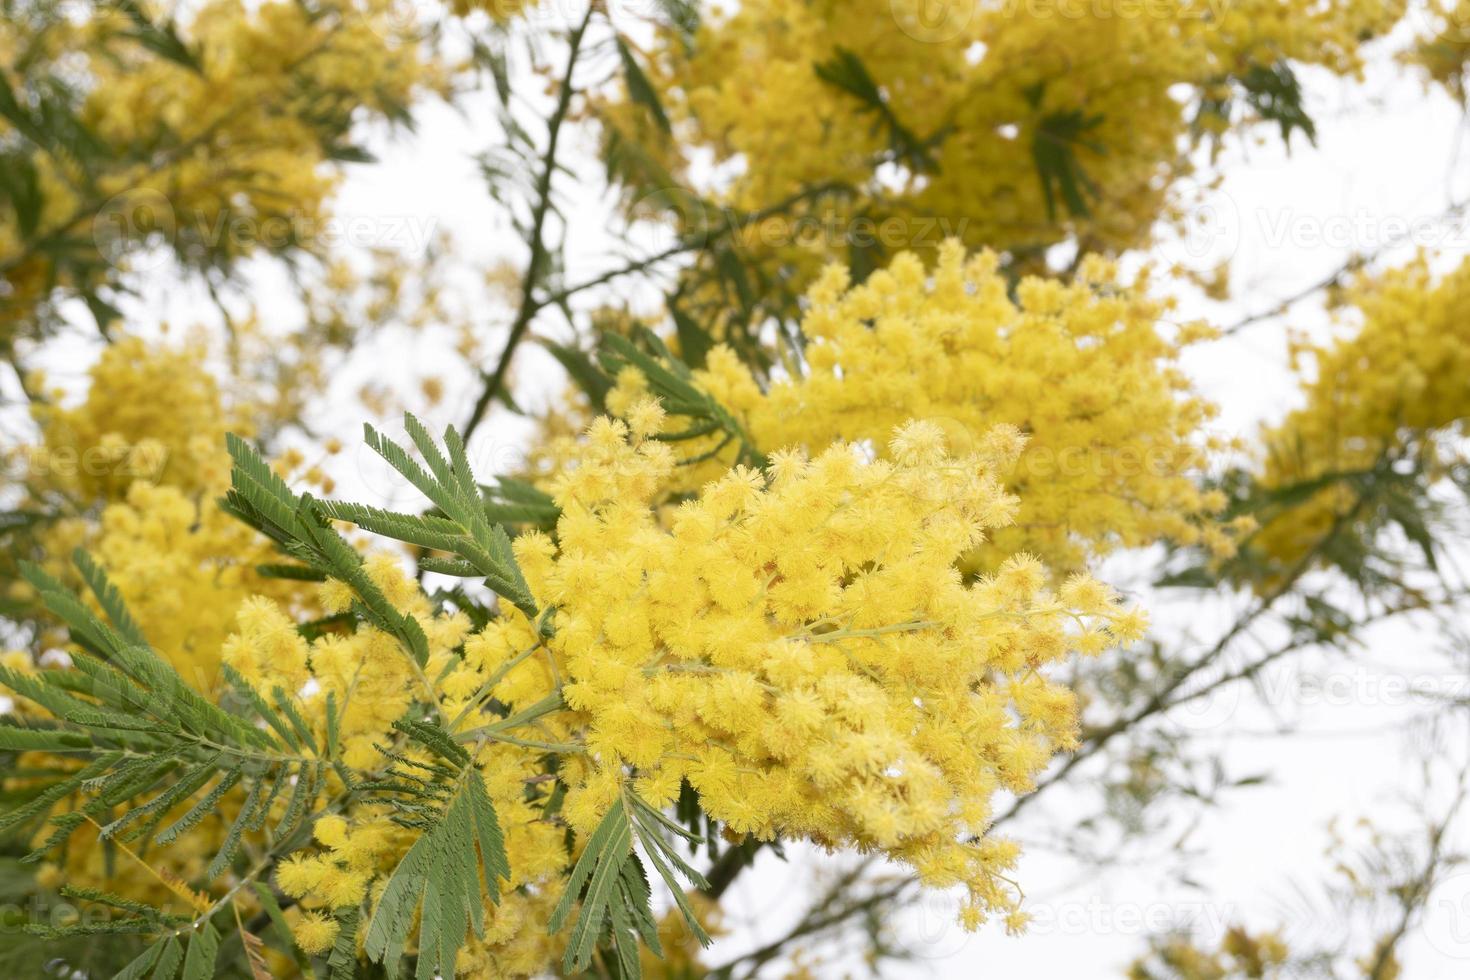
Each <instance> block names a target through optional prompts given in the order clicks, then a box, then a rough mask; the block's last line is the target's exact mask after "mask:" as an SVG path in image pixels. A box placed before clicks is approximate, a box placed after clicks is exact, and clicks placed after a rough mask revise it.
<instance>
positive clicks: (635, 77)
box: [617, 35, 672, 133]
mask: <svg viewBox="0 0 1470 980" xmlns="http://www.w3.org/2000/svg"><path fill="white" fill-rule="evenodd" d="M617 45H618V58H619V59H620V60H621V61H622V63H623V80H624V81H625V82H626V83H627V86H628V97H629V98H631V99H632V100H633V101H634V102H635V103H636V104H638V105H641V106H643V108H645V109H647V110H648V113H649V115H651V116H653V121H654V122H656V123H658V128H659V129H660V130H662V131H663V132H664V133H668V132H670V131H671V129H672V127H670V125H669V114H668V113H667V112H665V111H664V105H663V103H662V102H661V101H659V97H658V90H657V89H656V88H654V87H653V83H652V82H650V81H649V80H648V76H647V75H645V74H643V68H642V66H640V65H639V64H638V59H637V58H636V57H634V56H633V50H632V49H631V48H629V47H628V44H627V42H626V41H624V40H623V37H622V35H618V37H617Z"/></svg>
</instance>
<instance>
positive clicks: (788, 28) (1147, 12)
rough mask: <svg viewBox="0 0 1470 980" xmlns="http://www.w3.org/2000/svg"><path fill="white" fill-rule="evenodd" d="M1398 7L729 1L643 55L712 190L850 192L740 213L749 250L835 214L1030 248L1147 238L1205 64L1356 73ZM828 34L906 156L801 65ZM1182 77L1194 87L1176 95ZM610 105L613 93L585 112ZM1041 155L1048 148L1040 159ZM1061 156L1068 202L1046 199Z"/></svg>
mask: <svg viewBox="0 0 1470 980" xmlns="http://www.w3.org/2000/svg"><path fill="white" fill-rule="evenodd" d="M1402 12H1403V5H1402V3H1398V2H1390V3H1383V2H1380V0H1329V2H1325V3H1317V2H1314V0H1243V2H1232V3H1229V4H1224V5H1220V4H1211V3H1209V2H1208V0H1158V2H1150V3H1144V4H1134V3H1129V2H1127V0H1092V2H1075V0H1027V2H1017V3H1002V4H987V3H981V2H979V0H959V2H950V3H943V4H934V3H928V2H926V0H842V2H837V0H816V2H811V0H743V2H741V3H740V4H738V5H731V6H729V7H727V8H724V9H723V11H720V10H717V11H715V12H713V13H712V15H711V16H709V17H708V18H706V20H705V21H704V23H703V26H702V27H701V29H700V30H699V32H698V33H697V35H696V36H695V38H694V40H693V43H692V44H686V43H685V41H684V39H683V38H681V37H679V36H677V34H676V33H675V32H668V33H667V34H666V35H665V36H664V37H663V39H662V43H661V44H659V45H658V46H657V48H656V50H655V51H654V52H653V54H652V55H651V56H650V61H651V65H650V68H649V73H650V75H651V77H652V78H653V80H654V84H655V86H656V87H657V88H658V90H659V94H660V96H661V98H662V100H663V102H664V104H665V105H666V107H667V109H668V113H669V115H670V117H671V118H672V120H673V122H674V128H675V140H674V141H673V142H671V144H670V145H669V148H668V150H667V154H668V156H669V159H668V160H667V161H666V162H667V163H668V165H669V166H671V167H674V168H675V169H676V170H678V169H679V164H680V159H679V158H681V157H682V158H683V159H684V160H695V159H703V156H702V155H701V151H708V152H712V153H713V154H714V157H715V160H716V161H717V162H718V163H720V164H726V165H725V166H720V167H718V168H716V170H715V172H716V173H718V175H719V181H718V182H713V181H712V182H711V185H712V189H715V190H718V189H719V188H724V187H726V186H728V191H727V192H724V194H725V198H726V199H727V200H728V201H729V203H731V204H733V205H735V206H737V207H740V208H745V209H749V210H758V209H762V208H766V207H769V206H771V205H773V204H775V203H777V202H779V201H782V200H783V199H785V198H786V197H787V196H788V195H791V194H794V193H796V192H798V191H800V190H801V189H802V188H803V187H810V186H816V185H830V184H834V183H836V184H842V185H846V186H848V187H850V188H853V189H855V190H856V191H857V196H856V198H855V199H852V200H850V201H847V202H846V203H841V204H839V203H830V202H824V204H823V208H822V209H820V210H818V211H817V212H816V213H815V216H817V217H820V218H821V219H823V220H822V221H820V222H819V223H817V224H816V225H813V224H812V221H811V219H812V217H813V215H812V214H807V215H804V216H803V218H802V220H801V221H800V222H797V223H795V224H792V223H791V222H789V221H783V220H782V219H773V220H772V221H770V222H767V223H765V224H763V225H761V226H758V227H756V228H752V229H750V230H749V233H748V234H747V235H746V236H745V241H744V244H745V245H746V247H748V248H750V249H751V250H752V251H754V252H755V253H757V254H760V253H762V252H765V251H770V250H772V249H774V250H776V251H780V252H782V253H783V254H784V255H786V256H787V257H788V259H790V260H793V261H799V255H800V253H802V252H803V251H805V252H807V253H808V254H809V253H810V252H812V251H815V252H817V253H818V254H821V255H824V256H829V257H830V256H832V255H833V254H840V252H841V251H842V250H844V249H845V248H846V247H847V244H848V241H847V239H846V237H845V233H846V232H849V231H851V232H853V233H854V234H855V235H856V234H862V235H864V236H865V237H867V238H869V239H874V240H876V242H877V243H878V244H880V245H881V246H882V247H883V251H884V252H885V253H892V252H893V251H897V250H898V249H900V248H908V247H919V246H927V247H931V248H932V247H934V246H936V245H938V243H939V237H940V234H941V233H944V232H948V233H950V234H955V235H959V236H962V237H963V238H964V240H965V241H966V242H967V243H968V244H970V245H971V246H972V247H978V246H982V245H983V246H989V247H994V248H1000V249H1006V250H1030V251H1032V253H1033V254H1034V253H1035V250H1039V249H1041V248H1044V247H1045V246H1047V245H1050V244H1053V243H1055V242H1058V241H1061V240H1064V239H1067V238H1074V239H1076V240H1077V241H1078V242H1079V243H1080V244H1082V245H1083V246H1084V248H1086V249H1088V250H1103V251H1114V250H1118V249H1123V248H1128V247H1134V246H1137V245H1140V244H1142V243H1144V242H1145V241H1146V240H1147V239H1148V237H1149V233H1150V229H1151V227H1152V226H1153V225H1154V223H1155V221H1156V220H1157V219H1158V218H1160V217H1161V214H1162V213H1163V212H1165V211H1166V208H1167V205H1168V204H1169V203H1170V201H1171V188H1172V186H1173V185H1174V184H1175V182H1176V181H1177V179H1178V178H1179V177H1181V176H1183V175H1186V174H1188V173H1189V172H1190V169H1191V164H1190V161H1189V159H1188V153H1187V149H1188V144H1189V140H1190V134H1191V122H1192V121H1193V120H1192V117H1194V116H1195V114H1196V113H1195V111H1194V110H1195V109H1196V108H1197V107H1198V106H1199V105H1200V103H1201V99H1202V98H1208V99H1220V98H1221V97H1222V96H1224V95H1225V94H1226V93H1227V91H1228V87H1227V86H1226V85H1225V84H1224V83H1225V79H1226V78H1227V77H1229V76H1230V75H1232V74H1236V75H1239V74H1242V73H1244V72H1246V71H1247V70H1248V69H1249V68H1251V67H1253V66H1259V67H1260V68H1263V69H1268V68H1271V67H1272V66H1274V65H1275V64H1276V63H1277V62H1278V61H1280V60H1285V59H1290V60H1293V61H1297V62H1302V63H1307V64H1313V65H1321V66H1323V67H1325V68H1327V69H1329V70H1331V71H1334V72H1338V73H1344V74H1352V73H1356V72H1357V71H1358V69H1359V66H1360V57H1359V48H1360V47H1361V45H1362V44H1363V42H1364V40H1365V39H1367V38H1371V37H1373V36H1376V35H1381V34H1383V33H1385V32H1386V31H1387V29H1388V28H1389V27H1390V26H1392V24H1393V23H1394V22H1395V21H1396V20H1397V18H1398V17H1399V16H1401V15H1402ZM839 52H850V53H851V54H852V55H854V56H856V57H857V58H858V59H859V60H860V61H861V62H862V64H863V65H864V66H865V67H866V70H867V73H868V75H869V76H870V77H871V80H872V82H873V84H874V86H876V88H877V90H878V91H879V93H880V94H881V97H882V99H883V100H884V101H885V102H886V106H887V109H888V111H890V112H891V114H892V116H893V117H894V118H896V119H897V121H898V122H899V123H900V124H901V125H902V126H903V127H905V128H906V129H907V130H908V131H909V132H910V134H911V136H912V138H913V141H914V142H917V143H931V146H930V149H929V153H930V156H931V157H932V160H931V161H930V162H929V165H928V166H920V165H919V164H917V163H915V162H914V161H913V160H911V159H906V158H905V157H904V155H902V154H900V155H898V158H897V159H895V154H893V153H890V152H889V150H890V136H891V128H892V127H891V126H890V125H888V123H887V122H886V121H885V120H884V119H882V118H880V116H879V114H878V111H877V110H874V109H873V108H872V107H871V106H870V105H868V104H865V102H864V101H862V100H861V99H859V98H858V97H857V96H855V95H854V94H853V93H852V92H850V91H847V90H845V89H844V88H842V87H839V86H837V85H834V84H830V83H829V82H828V81H824V80H823V79H822V78H820V77H819V76H818V74H817V72H816V71H814V65H819V64H831V63H832V62H833V59H834V58H835V57H836V56H837V55H838V54H839ZM1184 87H1187V90H1192V91H1193V92H1194V93H1195V94H1194V96H1193V97H1186V98H1183V99H1181V98H1180V95H1179V93H1180V90H1181V88H1184ZM793 106H800V107H801V111H799V112H793V111H792V107H793ZM630 115H631V111H630V109H629V107H628V105H627V104H620V105H618V106H615V107H610V108H609V110H608V113H607V118H608V119H609V120H610V121H612V120H618V121H621V123H620V124H621V125H625V126H626V125H627V122H626V120H627V119H628V117H629V116H630ZM1237 115H1238V114H1237ZM1200 116H1201V118H1200V123H1201V124H1203V125H1204V126H1205V128H1206V129H1208V128H1210V117H1209V114H1208V113H1202V114H1200ZM615 124H618V123H615ZM1226 125H1227V123H1226V121H1225V120H1224V119H1217V120H1215V121H1214V126H1215V128H1223V127H1225V126H1226ZM931 141H932V142H931ZM1044 156H1049V158H1050V159H1051V160H1052V162H1053V163H1054V164H1056V165H1055V166H1053V168H1052V170H1051V171H1050V174H1049V176H1045V177H1044V176H1043V175H1042V174H1041V173H1039V172H1038V160H1039V158H1041V157H1044ZM1063 157H1067V158H1070V161H1071V162H1070V164H1069V165H1067V166H1065V167H1064V166H1063V165H1062V164H1063V161H1062V158H1063ZM1064 169H1067V170H1070V173H1071V177H1072V179H1073V181H1074V183H1075V186H1076V188H1077V194H1078V196H1079V197H1081V198H1082V199H1083V202H1082V203H1084V204H1085V205H1086V210H1085V212H1083V211H1080V210H1078V209H1076V208H1075V207H1071V206H1069V204H1068V203H1067V202H1065V201H1064V199H1063V193H1064V192H1063V190H1062V184H1063V178H1062V171H1063V170H1064ZM708 171H709V168H707V167H690V168H687V170H686V171H685V174H686V176H688V177H690V178H691V179H696V175H697V174H699V173H703V172H708ZM925 171H927V172H925ZM732 175H733V180H731V181H730V182H729V183H728V185H726V183H725V181H726V178H728V177H730V176H732ZM1048 181H1049V182H1050V184H1051V187H1050V193H1048V190H1047V189H1046V187H1045V186H1044V185H1045V183H1046V182H1048ZM829 207H830V210H827V208H829ZM1165 216H1166V215H1165ZM864 222H866V224H863V223H864ZM936 222H943V223H945V224H947V225H948V227H947V228H943V227H941V228H938V229H936ZM822 229H828V230H829V231H828V232H827V233H823V232H822V231H821V230H822ZM865 229H866V230H865ZM834 230H835V233H833V231H834ZM793 253H794V255H793Z"/></svg>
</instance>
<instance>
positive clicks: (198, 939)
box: [184, 922, 219, 980]
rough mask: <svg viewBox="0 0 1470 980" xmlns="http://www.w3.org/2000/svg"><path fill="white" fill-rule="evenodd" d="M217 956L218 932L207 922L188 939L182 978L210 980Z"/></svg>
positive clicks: (187, 979) (185, 979) (186, 979)
mask: <svg viewBox="0 0 1470 980" xmlns="http://www.w3.org/2000/svg"><path fill="white" fill-rule="evenodd" d="M218 956H219V933H218V932H216V931H215V929H214V926H212V925H210V924H209V923H208V922H206V923H205V924H204V928H203V929H201V930H199V931H198V932H196V933H195V934H194V935H193V936H192V937H191V938H190V940H189V953H188V955H187V956H185V957H184V980H212V978H213V977H214V961H215V959H216V958H218Z"/></svg>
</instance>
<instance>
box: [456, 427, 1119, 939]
mask: <svg viewBox="0 0 1470 980" xmlns="http://www.w3.org/2000/svg"><path fill="white" fill-rule="evenodd" d="M888 448H889V452H890V455H891V461H887V460H879V461H870V460H866V459H864V458H863V456H862V454H861V453H860V452H859V451H857V450H856V449H855V448H854V447H851V446H847V445H835V446H832V447H830V448H828V449H826V450H825V451H824V452H822V453H821V454H820V455H818V456H817V457H815V458H814V459H808V458H806V457H805V456H804V455H802V454H801V453H799V452H794V451H793V452H786V453H781V454H778V455H777V456H776V457H775V458H774V459H773V461H772V465H771V472H770V476H769V479H767V478H766V477H765V476H762V475H761V474H758V473H755V472H752V471H748V470H745V469H740V468H737V469H735V470H732V471H731V472H730V473H729V474H728V475H727V476H725V477H724V478H723V479H721V480H719V481H717V482H715V483H712V484H710V485H708V486H706V487H705V488H704V490H703V492H702V493H701V494H700V496H699V498H698V499H697V500H693V501H690V502H687V503H685V504H683V505H681V506H680V507H678V508H677V509H676V510H675V511H674V512H673V513H672V514H671V515H669V516H668V517H667V523H668V526H667V528H665V527H663V526H661V524H660V522H659V514H658V508H657V506H656V504H657V502H658V501H659V500H660V499H661V496H662V494H661V491H662V488H663V487H665V486H666V485H667V481H668V480H669V473H670V470H671V468H672V467H673V466H674V465H675V461H674V459H673V456H672V453H671V452H670V450H669V449H668V448H667V446H666V445H664V444H663V443H661V442H659V441H656V440H653V439H646V440H639V439H637V438H636V437H633V438H632V439H631V440H630V438H629V434H628V431H627V429H626V427H625V426H624V425H623V424H621V423H618V422H610V421H608V420H606V419H603V420H600V421H599V422H597V423H595V424H594V425H593V427H592V429H591V430H590V431H589V433H588V435H587V438H586V441H585V443H584V446H583V455H582V457H581V459H580V460H579V464H578V465H577V466H576V467H574V468H572V469H570V470H568V471H566V472H563V473H562V474H561V475H560V476H559V477H558V478H557V480H556V481H555V484H554V496H555V498H556V500H557V503H558V504H559V505H560V506H561V508H562V510H563V516H562V518H561V520H560V522H559V524H558V527H557V533H558V538H559V545H560V547H559V550H558V549H555V548H553V546H552V545H551V543H550V541H549V540H547V539H544V538H542V537H540V536H537V535H530V536H526V537H523V538H521V539H520V540H519V541H518V542H517V549H516V550H517V556H518V557H519V559H520V561H521V564H522V566H523V568H524V569H525V572H526V575H527V579H528V581H529V582H530V583H531V585H532V588H533V590H535V592H536V594H537V596H538V598H539V599H540V600H541V601H542V602H543V603H545V604H548V605H551V606H554V607H556V609H557V610H558V612H557V618H556V634H555V636H554V638H553V639H551V640H550V641H548V642H547V646H548V647H549V649H550V651H551V652H552V653H553V654H554V658H555V659H554V661H553V662H550V663H544V662H543V661H541V660H540V659H528V657H527V653H528V652H532V651H534V650H535V648H536V642H535V639H534V636H533V635H532V633H531V626H530V624H529V623H528V622H526V621H525V620H524V617H520V616H518V614H512V617H511V619H510V620H508V621H507V622H506V624H504V625H502V626H499V627H492V628H491V629H490V630H487V631H486V633H485V634H483V635H482V636H483V638H482V639H479V640H477V641H473V642H471V643H469V644H467V645H466V659H467V661H469V662H471V663H479V664H482V665H483V669H484V670H487V671H494V674H492V676H501V675H503V679H502V680H500V681H499V682H498V683H497V685H496V686H495V687H494V688H493V689H492V693H493V694H494V696H495V697H496V698H497V699H498V700H500V701H502V702H505V703H508V704H512V705H514V706H517V707H520V708H523V707H525V706H526V705H528V704H531V703H534V702H535V701H537V700H539V699H540V698H541V697H543V696H544V695H545V693H546V692H547V691H548V689H549V686H550V684H551V683H552V678H553V676H559V677H560V679H561V683H562V695H563V697H564V698H565V700H566V703H567V704H568V705H569V706H570V707H571V708H572V709H574V710H575V711H576V712H577V716H578V721H577V722H576V726H575V728H573V729H572V731H571V734H572V735H573V736H575V737H580V738H581V739H582V740H583V743H584V744H585V746H586V754H585V755H571V756H568V757H567V758H566V759H565V760H564V762H563V768H562V773H563V777H564V778H567V779H569V780H570V781H571V783H572V785H573V789H572V792H571V793H569V794H568V798H567V802H566V806H565V813H566V816H567V819H568V820H569V821H570V822H571V824H572V825H573V826H574V827H576V828H578V829H580V830H582V831H588V830H590V829H591V828H592V827H593V826H595V825H596V823H597V822H598V820H599V819H600V817H601V816H602V814H603V813H604V812H605V810H606V809H607V807H608V806H609V805H611V803H612V802H613V801H614V800H615V799H616V798H617V795H618V794H619V793H620V792H621V791H622V787H623V785H624V784H625V781H626V780H628V779H630V778H631V779H632V780H633V785H634V787H635V788H636V789H637V791H638V792H639V793H640V794H642V795H643V796H644V797H645V798H646V799H648V800H649V801H650V802H652V803H654V804H656V805H667V804H668V803H669V802H670V801H671V800H672V799H673V798H674V797H676V796H677V794H678V791H679V787H680V784H681V781H682V780H685V779H687V780H688V781H689V783H690V784H691V785H692V786H693V787H694V788H695V789H696V790H697V791H698V793H699V794H700V799H701V802H702V805H703V806H704V808H705V810H706V811H707V812H708V813H709V814H711V815H712V816H713V817H715V818H716V819H719V820H721V821H723V822H725V823H726V824H727V825H728V826H729V827H730V829H731V830H732V831H734V832H736V833H742V834H751V835H754V836H756V837H759V838H762V839H772V838H774V837H776V836H777V835H786V836H797V837H805V838H809V839H812V840H815V841H818V842H820V843H824V844H827V845H829V846H840V845H856V846H859V847H862V848H865V849H876V850H881V851H882V852H884V853H886V854H888V855H889V856H891V857H893V858H895V859H898V860H902V861H905V862H908V863H909V864H911V865H912V866H913V867H915V868H916V869H917V871H918V872H919V874H920V875H921V876H922V877H923V879H924V880H925V881H926V882H928V883H930V884H933V885H936V886H952V885H956V884H963V885H965V886H966V887H967V888H968V889H969V894H970V905H969V911H968V912H967V913H966V921H967V922H969V923H972V924H973V923H975V922H978V920H979V917H980V916H981V915H982V914H983V913H985V912H987V911H991V910H1001V911H1004V912H1007V913H1010V912H1012V911H1013V910H1014V908H1015V896H1014V895H1013V894H1012V893H1011V892H1010V891H1009V890H1008V889H1007V888H1006V887H1005V886H1004V885H1003V884H1002V882H1001V880H1000V879H999V878H998V877H997V875H998V874H1000V873H1001V872H1003V871H1004V869H1005V868H1006V867H1008V866H1009V864H1010V863H1011V862H1012V860H1013V859H1014V856H1015V848H1014V847H1013V846H1012V845H1010V844H1008V843H1005V842H999V841H994V840H990V839H988V838H985V837H984V836H983V834H984V832H985V830H986V826H987V821H988V819H989V816H990V808H989V806H990V804H989V801H990V798H991V796H992V794H993V793H995V792H996V791H999V790H1002V789H1005V790H1010V791H1015V792H1020V791H1024V790H1025V789H1026V788H1027V787H1028V786H1029V785H1030V784H1031V780H1032V778H1033V777H1034V776H1035V774H1036V773H1037V772H1039V771H1040V770H1041V769H1042V768H1043V767H1044V766H1045V765H1046V764H1047V762H1048V761H1049V760H1050V758H1051V756H1052V754H1053V753H1054V752H1056V751H1057V750H1058V749H1059V748H1065V747H1067V746H1069V745H1071V744H1073V742H1074V739H1075V730H1076V715H1075V705H1074V703H1073V698H1072V695H1071V693H1070V691H1068V690H1067V689H1066V688H1065V687H1063V686H1061V685H1058V684H1056V683H1054V682H1052V681H1050V680H1049V679H1048V678H1047V677H1046V674H1045V668H1046V666H1047V665H1048V664H1050V663H1053V662H1055V661H1057V660H1058V659H1060V658H1062V657H1064V656H1066V655H1067V653H1068V652H1069V651H1072V650H1083V651H1089V652H1096V651H1099V650H1101V649H1103V648H1105V647H1108V646H1111V645H1112V644H1114V643H1116V642H1119V641H1124V642H1126V641H1129V640H1132V639H1134V638H1136V637H1137V636H1138V635H1139V634H1140V633H1141V631H1142V629H1143V626H1144V623H1143V619H1142V617H1141V615H1140V614H1138V613H1137V612H1131V611H1123V610H1122V609H1120V608H1119V607H1118V605H1117V604H1116V601H1115V598H1114V597H1113V596H1112V594H1111V593H1110V592H1109V590H1107V589H1106V588H1104V587H1102V586H1100V585H1098V584H1096V583H1094V582H1092V581H1090V580H1088V579H1085V578H1080V577H1079V578H1073V579H1069V580H1068V581H1067V583H1066V584H1065V585H1064V586H1063V587H1062V588H1061V590H1060V592H1059V593H1058V594H1057V595H1055V596H1053V595H1051V594H1048V593H1047V592H1046V590H1045V583H1046V580H1047V575H1046V574H1045V573H1044V572H1043V570H1042V568H1041V566H1040V565H1039V563H1037V562H1036V561H1035V560H1034V559H1031V558H1027V557H1024V556H1018V557H1016V558H1014V559H1013V560H1011V561H1009V562H1007V563H1006V564H1005V565H1004V566H1003V567H1002V568H1001V569H1000V570H999V571H998V572H997V574H995V575H993V576H987V577H983V578H981V579H980V580H979V581H978V582H975V583H973V584H969V585H967V584H965V583H964V581H963V579H962V577H961V576H960V574H959V572H958V571H957V570H956V569H955V567H954V562H955V560H956V558H957V557H958V556H959V555H961V554H963V553H964V552H965V551H967V550H968V549H970V548H972V547H974V546H975V544H976V543H977V542H979V541H980V540H981V539H982V537H983V536H984V534H985V532H986V531H987V529H990V528H994V527H998V526H1003V525H1004V524H1006V523H1007V522H1008V521H1009V520H1010V519H1011V516H1012V514H1013V512H1014V508H1015V502H1014V501H1013V500H1012V499H1011V498H1010V497H1009V496H1008V495H1007V494H1006V493H1005V491H1004V490H1003V489H1002V488H1001V486H1000V485H999V484H998V483H997V482H996V481H995V480H994V479H993V478H992V477H991V476H990V475H989V474H988V473H987V462H988V461H987V460H984V459H981V458H978V457H971V458H967V459H954V458H951V457H949V456H948V455H947V454H946V451H945V446H944V436H943V432H942V431H941V429H940V428H939V427H938V426H937V425H934V424H932V423H927V422H913V423H910V424H908V425H906V426H904V427H902V428H901V429H900V430H899V431H898V432H897V434H896V435H895V436H894V437H893V439H892V442H891V444H890V446H889V447H888ZM497 643H498V645H499V649H498V650H497V649H496V648H495V646H494V644H497ZM553 670H554V671H555V675H553V674H552V671H553ZM563 731H565V730H564V729H562V730H558V731H556V732H555V733H554V734H555V735H556V736H557V737H559V738H565V737H566V736H565V735H564V734H562V732H563Z"/></svg>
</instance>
